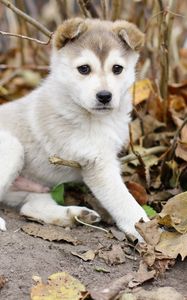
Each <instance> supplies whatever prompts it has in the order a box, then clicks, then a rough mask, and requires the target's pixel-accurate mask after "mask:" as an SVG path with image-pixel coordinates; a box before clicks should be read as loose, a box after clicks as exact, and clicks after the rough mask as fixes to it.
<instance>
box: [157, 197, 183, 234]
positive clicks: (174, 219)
mask: <svg viewBox="0 0 187 300" xmlns="http://www.w3.org/2000/svg"><path fill="white" fill-rule="evenodd" d="M158 222H159V223H160V224H161V225H165V226H168V227H174V228H175V229H176V230H177V231H178V232H180V233H187V192H184V193H181V194H179V195H176V196H174V197H173V198H171V199H170V200H168V202H167V203H166V205H165V206H164V208H163V209H162V211H161V213H160V214H159V219H158Z"/></svg>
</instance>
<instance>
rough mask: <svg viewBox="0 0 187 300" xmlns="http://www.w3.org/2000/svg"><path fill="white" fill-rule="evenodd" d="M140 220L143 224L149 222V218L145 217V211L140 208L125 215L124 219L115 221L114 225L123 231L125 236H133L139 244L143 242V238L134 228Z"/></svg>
mask: <svg viewBox="0 0 187 300" xmlns="http://www.w3.org/2000/svg"><path fill="white" fill-rule="evenodd" d="M141 219H143V220H144V221H145V222H148V221H149V218H148V217H147V215H146V213H145V211H144V210H143V208H142V207H141V206H140V207H138V209H137V210H135V211H133V212H131V213H129V214H128V215H126V218H125V217H124V218H123V219H121V220H119V221H117V223H116V224H117V226H118V228H119V229H120V230H122V231H124V232H125V233H126V234H127V235H133V236H134V237H135V238H137V239H138V241H139V242H144V240H143V238H142V237H141V235H140V234H139V233H138V231H137V230H136V228H135V224H136V223H137V222H139V221H140V220H141Z"/></svg>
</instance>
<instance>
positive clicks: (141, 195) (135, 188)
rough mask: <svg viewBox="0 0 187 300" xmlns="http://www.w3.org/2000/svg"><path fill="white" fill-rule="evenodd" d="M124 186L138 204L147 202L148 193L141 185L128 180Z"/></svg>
mask: <svg viewBox="0 0 187 300" xmlns="http://www.w3.org/2000/svg"><path fill="white" fill-rule="evenodd" d="M126 186H127V188H128V190H129V192H130V193H131V194H132V195H133V196H134V198H135V199H136V201H137V202H138V203H139V204H140V205H144V204H146V203H147V202H148V200H149V198H148V194H147V192H146V190H145V188H144V187H143V186H142V185H140V184H139V183H136V182H134V181H128V182H126Z"/></svg>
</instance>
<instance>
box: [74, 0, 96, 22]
mask: <svg viewBox="0 0 187 300" xmlns="http://www.w3.org/2000/svg"><path fill="white" fill-rule="evenodd" d="M78 4H79V6H80V8H81V10H82V12H83V14H84V16H85V17H86V18H88V17H89V14H88V12H89V13H90V15H91V17H92V18H99V14H98V12H97V10H96V8H95V6H94V5H93V4H92V3H91V1H90V0H78Z"/></svg>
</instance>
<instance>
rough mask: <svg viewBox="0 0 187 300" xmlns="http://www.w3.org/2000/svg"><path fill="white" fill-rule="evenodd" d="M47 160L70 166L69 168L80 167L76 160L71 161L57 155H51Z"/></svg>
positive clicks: (55, 163)
mask: <svg viewBox="0 0 187 300" xmlns="http://www.w3.org/2000/svg"><path fill="white" fill-rule="evenodd" d="M49 162H50V163H51V164H53V165H61V166H66V167H70V168H78V169H80V168H81V165H80V164H79V163H78V162H76V161H73V160H65V159H62V158H60V157H58V156H51V157H50V158H49Z"/></svg>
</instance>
